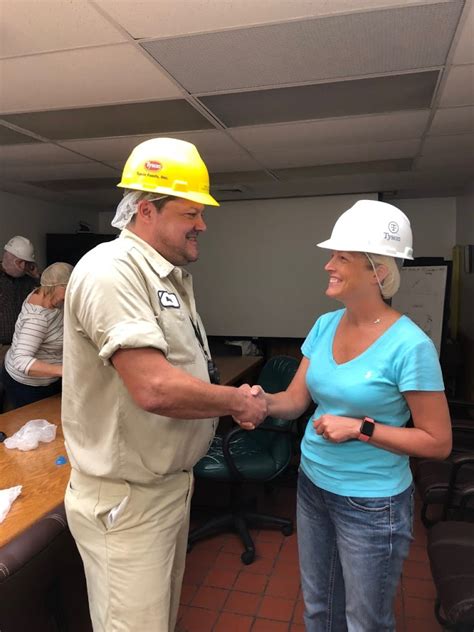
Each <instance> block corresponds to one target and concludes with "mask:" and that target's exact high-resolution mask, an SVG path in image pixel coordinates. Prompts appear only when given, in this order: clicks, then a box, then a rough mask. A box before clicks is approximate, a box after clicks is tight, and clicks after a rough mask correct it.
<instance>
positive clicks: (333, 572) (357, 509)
mask: <svg viewBox="0 0 474 632" xmlns="http://www.w3.org/2000/svg"><path fill="white" fill-rule="evenodd" d="M297 522H298V549H299V558H300V570H301V584H302V589H303V597H304V602H305V614H304V621H305V625H306V632H346V631H347V632H395V618H394V614H393V600H394V597H395V593H396V590H397V585H398V581H399V579H400V575H401V571H402V564H403V560H404V559H405V558H406V557H407V555H408V550H409V547H410V541H411V540H412V535H411V534H412V523H413V486H412V485H411V486H410V487H409V488H408V489H407V490H405V491H404V492H402V493H401V494H398V495H397V496H389V497H387V498H354V497H349V496H339V495H338V494H332V493H331V492H327V491H325V490H323V489H320V488H319V487H317V486H316V485H314V484H313V483H312V482H311V481H310V480H309V478H308V477H307V476H306V475H305V474H304V473H303V472H302V471H301V470H300V473H299V478H298V501H297Z"/></svg>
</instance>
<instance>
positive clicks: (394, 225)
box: [388, 221, 400, 233]
mask: <svg viewBox="0 0 474 632" xmlns="http://www.w3.org/2000/svg"><path fill="white" fill-rule="evenodd" d="M388 230H389V231H390V232H391V233H398V231H399V230H400V227H399V225H398V224H397V222H393V221H392V222H389V224H388Z"/></svg>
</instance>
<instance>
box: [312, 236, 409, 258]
mask: <svg viewBox="0 0 474 632" xmlns="http://www.w3.org/2000/svg"><path fill="white" fill-rule="evenodd" d="M316 246H318V248H325V249H327V250H339V251H343V252H368V253H369V254H374V255H385V256H386V257H393V258H394V259H410V260H411V259H413V255H411V254H409V253H408V252H405V253H401V252H399V251H397V250H396V248H393V251H392V252H390V249H389V247H386V248H384V249H383V250H382V249H380V248H377V247H375V248H371V249H370V250H365V249H359V248H354V243H352V244H349V243H343V242H340V241H336V240H333V239H326V241H321V242H320V243H319V244H316Z"/></svg>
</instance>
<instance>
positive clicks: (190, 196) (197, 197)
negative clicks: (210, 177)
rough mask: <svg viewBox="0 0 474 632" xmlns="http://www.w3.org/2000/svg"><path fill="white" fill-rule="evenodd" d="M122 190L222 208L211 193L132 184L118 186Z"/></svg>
mask: <svg viewBox="0 0 474 632" xmlns="http://www.w3.org/2000/svg"><path fill="white" fill-rule="evenodd" d="M117 186H118V187H120V188H122V189H132V190H134V191H143V192H144V193H161V194H162V195H172V196H173V197H177V198H183V199H184V200H191V202H197V203H198V204H204V205H205V206H220V204H219V202H218V201H217V200H215V199H214V198H213V197H212V195H210V194H209V193H199V192H197V191H190V192H189V193H188V192H185V191H175V190H174V189H171V188H169V187H150V188H145V187H143V186H133V185H130V184H122V183H121V182H120V183H119V184H117Z"/></svg>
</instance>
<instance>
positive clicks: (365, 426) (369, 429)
mask: <svg viewBox="0 0 474 632" xmlns="http://www.w3.org/2000/svg"><path fill="white" fill-rule="evenodd" d="M374 428H375V421H374V420H373V419H372V418H371V417H364V419H363V420H362V423H361V424H360V429H359V436H358V439H359V441H365V442H367V441H369V440H370V438H371V437H372V434H373V432H374Z"/></svg>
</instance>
